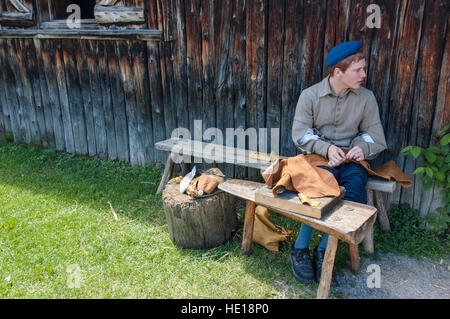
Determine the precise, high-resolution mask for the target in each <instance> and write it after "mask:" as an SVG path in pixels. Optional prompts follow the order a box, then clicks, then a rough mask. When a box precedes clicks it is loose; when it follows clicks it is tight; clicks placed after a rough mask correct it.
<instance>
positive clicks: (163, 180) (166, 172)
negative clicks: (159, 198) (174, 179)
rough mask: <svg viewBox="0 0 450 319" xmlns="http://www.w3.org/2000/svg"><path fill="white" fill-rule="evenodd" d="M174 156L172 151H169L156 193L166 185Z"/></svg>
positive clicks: (170, 174)
mask: <svg viewBox="0 0 450 319" xmlns="http://www.w3.org/2000/svg"><path fill="white" fill-rule="evenodd" d="M174 156H176V154H174V153H170V154H169V157H167V161H166V166H165V167H164V174H163V176H162V178H161V182H160V183H159V186H158V190H157V191H156V194H159V193H161V192H162V191H163V189H164V188H165V187H166V184H167V182H168V181H169V178H170V176H172V171H173V165H174V161H173V158H174Z"/></svg>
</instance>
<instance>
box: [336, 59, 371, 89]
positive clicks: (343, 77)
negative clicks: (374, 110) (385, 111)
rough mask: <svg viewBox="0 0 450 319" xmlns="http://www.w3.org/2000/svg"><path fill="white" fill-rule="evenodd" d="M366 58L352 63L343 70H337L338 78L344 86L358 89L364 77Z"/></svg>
mask: <svg viewBox="0 0 450 319" xmlns="http://www.w3.org/2000/svg"><path fill="white" fill-rule="evenodd" d="M365 67H366V60H365V59H361V60H359V61H358V62H354V63H352V64H351V65H350V66H349V67H348V68H347V70H345V72H341V71H340V70H339V71H340V72H338V74H337V75H338V79H339V80H340V81H341V82H342V83H343V84H344V85H345V86H346V87H349V88H352V89H359V87H360V86H361V83H363V82H364V79H365V78H366V71H365Z"/></svg>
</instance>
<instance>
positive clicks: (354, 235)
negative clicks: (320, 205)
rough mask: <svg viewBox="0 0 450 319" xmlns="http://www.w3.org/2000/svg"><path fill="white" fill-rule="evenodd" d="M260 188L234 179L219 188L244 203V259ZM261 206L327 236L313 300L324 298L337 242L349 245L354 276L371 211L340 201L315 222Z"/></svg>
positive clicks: (374, 211) (372, 217)
mask: <svg viewBox="0 0 450 319" xmlns="http://www.w3.org/2000/svg"><path fill="white" fill-rule="evenodd" d="M264 186H265V185H264V184H263V183H257V182H251V181H246V180H238V179H231V180H227V181H225V182H224V183H222V184H220V185H219V189H221V190H223V191H224V192H227V193H229V194H232V195H234V196H237V197H239V198H242V199H244V200H246V209H245V218H244V231H243V239H242V249H243V253H244V254H247V255H248V254H250V252H251V247H252V241H253V225H254V220H255V207H256V205H261V203H258V201H257V200H256V198H255V192H256V191H257V190H258V189H260V188H261V187H264ZM263 206H265V207H267V208H268V209H270V210H272V211H274V212H277V213H279V214H282V215H284V216H287V217H289V218H292V219H294V220H297V221H299V222H301V223H304V224H307V225H309V226H311V227H313V228H315V229H317V230H319V231H322V232H325V233H327V234H328V243H327V248H326V251H325V258H324V262H323V265H322V274H321V279H320V283H319V288H318V291H317V298H327V297H328V294H329V290H330V285H331V276H332V269H333V265H334V259H335V255H336V249H337V244H338V239H340V240H343V241H345V242H347V243H348V244H349V249H350V264H351V268H352V270H353V271H354V272H355V273H359V271H360V269H359V268H360V265H359V253H358V244H359V243H360V242H361V241H362V240H363V239H364V238H365V237H366V235H367V233H368V232H369V231H370V229H372V227H373V224H374V222H375V219H376V215H377V209H376V208H375V207H373V206H369V205H364V204H360V203H356V202H352V201H347V200H342V201H340V202H339V203H338V204H337V205H336V206H334V207H333V208H332V209H331V210H330V211H328V212H327V213H326V214H325V215H324V216H323V217H322V218H320V219H317V218H313V217H308V216H305V215H301V214H298V213H294V212H291V211H288V210H286V209H284V208H283V207H280V206H277V207H274V206H269V205H267V204H265V205H263Z"/></svg>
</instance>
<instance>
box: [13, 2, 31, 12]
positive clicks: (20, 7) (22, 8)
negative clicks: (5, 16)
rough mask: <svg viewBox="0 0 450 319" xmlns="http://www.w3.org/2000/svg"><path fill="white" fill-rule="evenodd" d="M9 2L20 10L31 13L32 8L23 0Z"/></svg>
mask: <svg viewBox="0 0 450 319" xmlns="http://www.w3.org/2000/svg"><path fill="white" fill-rule="evenodd" d="M9 2H10V3H11V4H12V5H13V7H14V8H15V9H16V10H17V11H18V12H22V13H31V10H30V9H29V8H28V7H26V6H25V5H24V4H23V3H22V2H20V1H19V0H9Z"/></svg>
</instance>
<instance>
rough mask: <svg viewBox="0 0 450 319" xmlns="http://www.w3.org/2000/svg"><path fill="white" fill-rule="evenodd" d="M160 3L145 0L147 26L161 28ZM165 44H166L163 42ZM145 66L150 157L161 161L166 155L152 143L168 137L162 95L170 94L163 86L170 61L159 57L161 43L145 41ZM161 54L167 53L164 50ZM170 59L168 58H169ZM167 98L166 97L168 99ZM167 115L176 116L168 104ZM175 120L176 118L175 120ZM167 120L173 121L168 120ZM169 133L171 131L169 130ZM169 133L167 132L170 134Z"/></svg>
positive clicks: (168, 85) (153, 0) (154, 0)
mask: <svg viewBox="0 0 450 319" xmlns="http://www.w3.org/2000/svg"><path fill="white" fill-rule="evenodd" d="M160 5H161V3H160V1H159V0H150V1H147V9H148V21H147V23H148V27H149V28H153V29H158V28H161V26H162V17H161V15H162V9H161V6H160ZM165 45H167V44H165ZM146 49H147V59H148V61H147V68H148V81H149V88H150V107H151V116H152V125H153V146H152V149H151V150H152V154H151V156H152V158H153V159H154V161H155V162H160V163H163V162H164V161H165V159H166V157H167V154H166V152H163V151H160V150H156V149H155V148H154V143H156V142H160V141H162V140H164V139H166V138H170V135H167V134H168V132H167V131H166V123H165V122H166V121H165V113H166V112H165V110H166V105H165V104H164V97H163V96H168V95H169V96H170V91H168V92H165V91H164V90H163V87H166V88H167V87H170V84H171V83H170V82H167V77H166V76H165V75H166V72H165V65H166V63H170V62H169V61H168V59H167V57H166V58H165V59H163V60H162V59H161V54H160V53H161V50H162V49H163V48H162V44H158V43H155V42H153V41H151V42H147V48H146ZM162 53H163V54H169V53H168V52H166V51H164V52H162ZM169 60H170V59H169ZM168 100H169V98H167V99H166V101H168ZM167 109H168V112H167V113H169V114H168V116H169V117H170V116H176V114H173V113H176V112H172V114H170V105H167ZM175 121H176V120H175ZM169 122H173V120H172V121H169ZM175 125H176V124H175V123H169V125H168V126H167V128H170V127H171V126H175ZM170 133H171V132H170ZM170 133H169V134H170Z"/></svg>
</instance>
